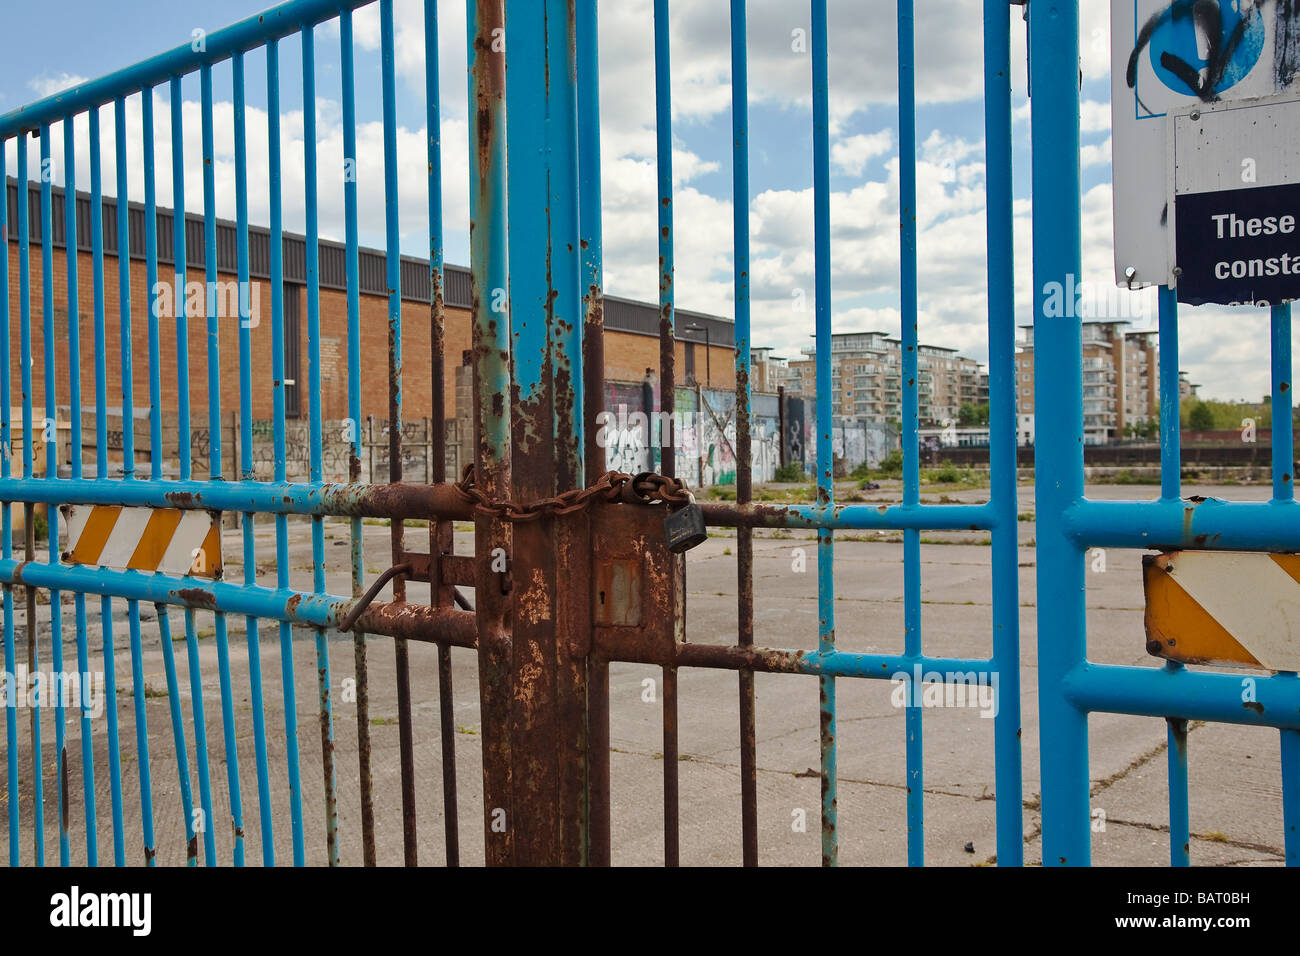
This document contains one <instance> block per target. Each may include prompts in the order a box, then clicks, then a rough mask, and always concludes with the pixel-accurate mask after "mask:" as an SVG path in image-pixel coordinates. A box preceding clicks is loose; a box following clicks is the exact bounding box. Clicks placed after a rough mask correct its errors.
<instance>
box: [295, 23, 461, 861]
mask: <svg viewBox="0 0 1300 956" xmlns="http://www.w3.org/2000/svg"><path fill="white" fill-rule="evenodd" d="M302 110H303V168H304V173H305V179H306V188H307V195H306V205H307V241H306V249H305V256H306V271H307V390H308V392H309V396H308V402H309V409H310V411H309V413H308V416H309V419H310V421H309V422H308V425H307V427H308V428H309V429H310V448H311V451H310V456H311V465H310V468H311V480H312V481H320V480H321V477H322V467H321V460H322V457H323V454H324V453H323V450H322V447H321V441H322V438H321V428H322V424H323V423H322V422H321V394H320V392H321V371H320V361H321V359H320V272H319V260H320V236H319V224H318V215H317V202H316V188H317V175H316V41H315V37H314V35H313V32H312V28H311V27H310V26H307V27H304V28H303V31H302ZM440 384H441V383H435V387H437V386H438V385H440ZM311 554H312V563H313V565H314V567H313V571H312V587H313V589H314V590H315V591H316V593H317V594H323V593H325V526H324V524H323V522H322V519H321V516H320V515H313V516H312V519H311ZM316 676H317V683H318V691H319V697H320V724H321V755H322V757H321V759H322V763H323V774H324V783H325V845H326V854H327V858H328V860H329V865H330V866H338V865H339V845H338V830H339V813H338V780H337V777H336V776H335V770H334V708H333V703H332V700H331V695H330V682H331V678H330V652H329V642H328V640H327V639H326V637H325V629H324V628H317V629H316Z"/></svg>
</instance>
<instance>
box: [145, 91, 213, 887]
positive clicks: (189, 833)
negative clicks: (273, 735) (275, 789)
mask: <svg viewBox="0 0 1300 956" xmlns="http://www.w3.org/2000/svg"><path fill="white" fill-rule="evenodd" d="M169 93H170V100H171V138H172V266H173V273H174V276H175V278H174V280H173V284H172V290H171V295H172V306H173V309H174V315H175V319H176V409H177V438H176V453H177V460H178V463H179V473H180V477H181V479H182V480H188V479H189V478H190V476H191V453H190V336H189V326H190V323H189V317H188V316H187V315H186V311H187V299H188V296H187V295H186V283H187V281H188V277H189V250H188V248H187V247H186V239H187V238H188V237H187V236H186V231H187V229H186V225H187V223H186V216H185V117H184V100H183V98H182V95H181V78H180V77H179V76H173V77H172V78H171V83H170V89H169ZM157 611H158V630H159V635H160V637H161V640H162V646H163V657H164V660H165V661H166V664H167V669H168V670H167V674H168V677H167V679H168V682H169V683H168V692H169V693H170V694H171V695H172V696H173V697H175V696H176V695H177V694H178V691H177V690H176V689H175V688H174V687H173V686H172V684H174V682H175V680H176V664H175V660H174V659H173V655H174V652H173V648H172V646H171V618H170V611H169V608H168V606H167V605H163V604H159V605H157ZM183 613H184V618H185V646H186V650H187V652H188V656H189V659H190V670H191V673H192V672H193V669H194V661H195V658H196V656H197V653H198V636H197V635H196V634H195V629H194V611H193V610H192V609H190V608H188V607H187V608H185V610H184V612H183ZM199 686H200V691H201V689H202V684H201V683H200V685H199ZM191 693H192V695H193V692H191ZM193 696H194V700H193V701H192V704H193V707H194V715H195V721H196V724H197V721H198V719H199V717H200V715H201V714H202V713H203V698H202V694H201V693H200V694H197V695H193ZM171 711H172V713H171V717H172V733H173V736H174V737H175V739H176V742H177V743H176V772H177V773H178V774H179V775H180V778H181V801H182V803H183V804H184V806H185V835H186V857H185V858H186V862H187V863H188V864H189V865H190V866H196V865H197V864H198V846H197V835H196V833H195V823H196V820H195V815H194V808H193V798H192V796H191V793H190V779H189V774H190V769H189V766H190V765H189V755H188V753H187V752H186V749H185V725H184V722H183V719H182V715H181V711H180V705H179V703H177V704H176V705H174V706H173V707H172V709H171ZM197 729H198V728H197V726H196V730H197ZM194 750H195V757H196V760H197V763H198V772H199V792H200V800H201V801H202V810H203V821H202V823H203V832H204V833H205V834H206V833H207V832H208V827H209V821H210V820H211V819H212V813H211V795H210V793H208V795H207V796H206V797H205V796H204V794H205V793H207V791H208V789H209V788H208V784H207V780H208V773H207V771H208V767H207V759H208V750H207V733H206V730H204V732H203V733H202V734H200V733H197V732H196V733H195V739H194ZM206 842H209V843H210V842H211V841H210V840H208V841H206ZM213 862H214V863H215V860H214V861H213Z"/></svg>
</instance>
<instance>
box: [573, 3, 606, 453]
mask: <svg viewBox="0 0 1300 956" xmlns="http://www.w3.org/2000/svg"><path fill="white" fill-rule="evenodd" d="M596 16H597V12H596V0H581V2H579V4H578V116H579V121H578V196H579V203H578V218H579V228H580V229H581V231H582V239H583V243H582V292H583V295H584V296H585V297H590V296H592V295H599V294H600V290H601V289H603V288H604V286H605V276H604V233H603V229H602V227H601V205H600V204H601V182H600V65H599V54H600V43H599V39H600V37H599V28H598V26H597V21H596ZM585 311H586V310H584V312H585ZM589 477H591V478H595V477H596V476H595V475H591V476H589Z"/></svg>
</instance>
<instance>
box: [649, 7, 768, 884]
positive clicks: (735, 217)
mask: <svg viewBox="0 0 1300 956" xmlns="http://www.w3.org/2000/svg"><path fill="white" fill-rule="evenodd" d="M745 14H746V10H745V0H732V2H731V155H732V162H731V168H732V174H731V235H732V264H731V272H732V284H733V288H734V294H735V328H734V331H733V339H734V342H735V349H736V355H735V367H736V389H735V393H736V448H735V451H736V502H737V504H745V503H747V502H749V501H750V500H751V499H752V498H753V450H752V449H753V440H752V435H751V434H750V412H751V407H750V406H751V395H750V381H749V374H750V372H749V366H750V357H751V356H750V348H751V345H752V329H751V324H750V318H751V317H750V302H749V271H750V260H749V195H750V193H749V75H748V74H749V62H748V46H747V45H748V29H747V26H746V16H745ZM704 347H705V348H706V349H707V348H709V342H708V338H707V337H706V338H705V343H704ZM705 361H706V362H707V361H708V358H707V356H706V358H705ZM706 368H707V365H706ZM701 411H702V410H701V409H696V414H699V413H700V412H701ZM784 440H785V438H784V436H782V438H781V441H784ZM700 477H701V480H703V476H702V475H701V476H700ZM736 643H737V644H738V645H739V646H741V647H750V646H752V645H753V643H754V529H753V528H737V529H736ZM737 682H738V688H737V689H738V691H739V696H740V805H741V837H742V842H741V853H742V855H743V859H744V862H745V864H746V865H747V866H757V865H758V727H757V716H756V714H755V712H754V672H753V671H752V670H749V669H748V668H746V669H744V670H741V671H740V672H739V674H738V675H737ZM674 688H675V681H674ZM674 703H675V701H674ZM674 726H676V722H675V721H674ZM675 746H676V741H674V747H675Z"/></svg>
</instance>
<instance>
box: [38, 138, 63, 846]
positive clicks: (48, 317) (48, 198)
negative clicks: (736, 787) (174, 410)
mask: <svg viewBox="0 0 1300 956" xmlns="http://www.w3.org/2000/svg"><path fill="white" fill-rule="evenodd" d="M53 178H54V160H53V159H52V158H51V156H50V128H49V126H42V127H41V319H42V322H41V328H42V333H43V336H42V337H43V338H44V345H45V388H44V392H45V420H44V422H43V423H42V438H43V439H44V441H45V479H46V480H47V481H48V480H50V479H54V478H58V476H59V434H58V427H57V423H58V405H57V401H58V398H57V395H56V392H55V376H54V199H53V194H52V189H53V186H52V180H53ZM46 514H47V516H48V527H49V531H48V533H47V536H46V539H45V540H46V543H47V544H48V545H53V543H54V542H56V541H58V540H59V535H58V527H57V523H58V520H59V518H58V514H59V513H58V509H55V508H50V509H48V510H47V512H46ZM48 550H49V559H50V563H51V564H53V563H54V561H55V558H56V555H55V549H54V547H52V546H51V547H50V548H49V549H48ZM62 605H63V602H62V601H61V600H60V595H59V592H58V591H51V592H50V631H51V634H50V647H51V651H53V648H55V647H58V648H60V651H61V649H62V647H63V606H62ZM33 646H34V647H35V648H36V652H37V654H36V656H34V657H33V659H32V672H33V673H36V671H37V667H38V665H39V662H40V658H39V654H40V637H39V636H38V637H37V638H36V640H35V642H34V644H33ZM58 669H61V668H56V670H58ZM41 696H42V697H43V696H44V694H42V695H41ZM34 703H35V706H34V707H33V721H32V767H33V771H32V779H33V782H34V783H35V784H36V794H37V795H36V808H35V809H36V814H35V817H36V821H35V822H36V831H37V833H38V834H39V839H40V844H41V845H40V847H39V850H40V852H39V853H38V854H37V859H36V865H37V866H44V865H45V845H44V844H45V787H44V776H45V762H44V760H43V759H42V758H43V755H42V752H41V749H42V748H41V703H42V702H41V700H40V698H39V697H37V698H35V701H34ZM62 716H63V714H62V707H59V713H58V716H57V717H56V718H55V719H56V720H59V721H61V720H62ZM62 739H63V732H62V731H61V730H60V731H58V741H56V745H57V743H58V742H61V741H62ZM54 766H55V770H56V771H57V772H56V774H55V778H54V780H55V786H56V787H57V786H58V785H59V781H60V780H62V778H63V774H62V769H63V762H62V757H61V755H60V754H59V753H58V751H57V749H56V751H55V755H54ZM60 789H62V788H60ZM61 800H62V798H61V797H60V804H59V807H60V815H61V814H62V802H61Z"/></svg>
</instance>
